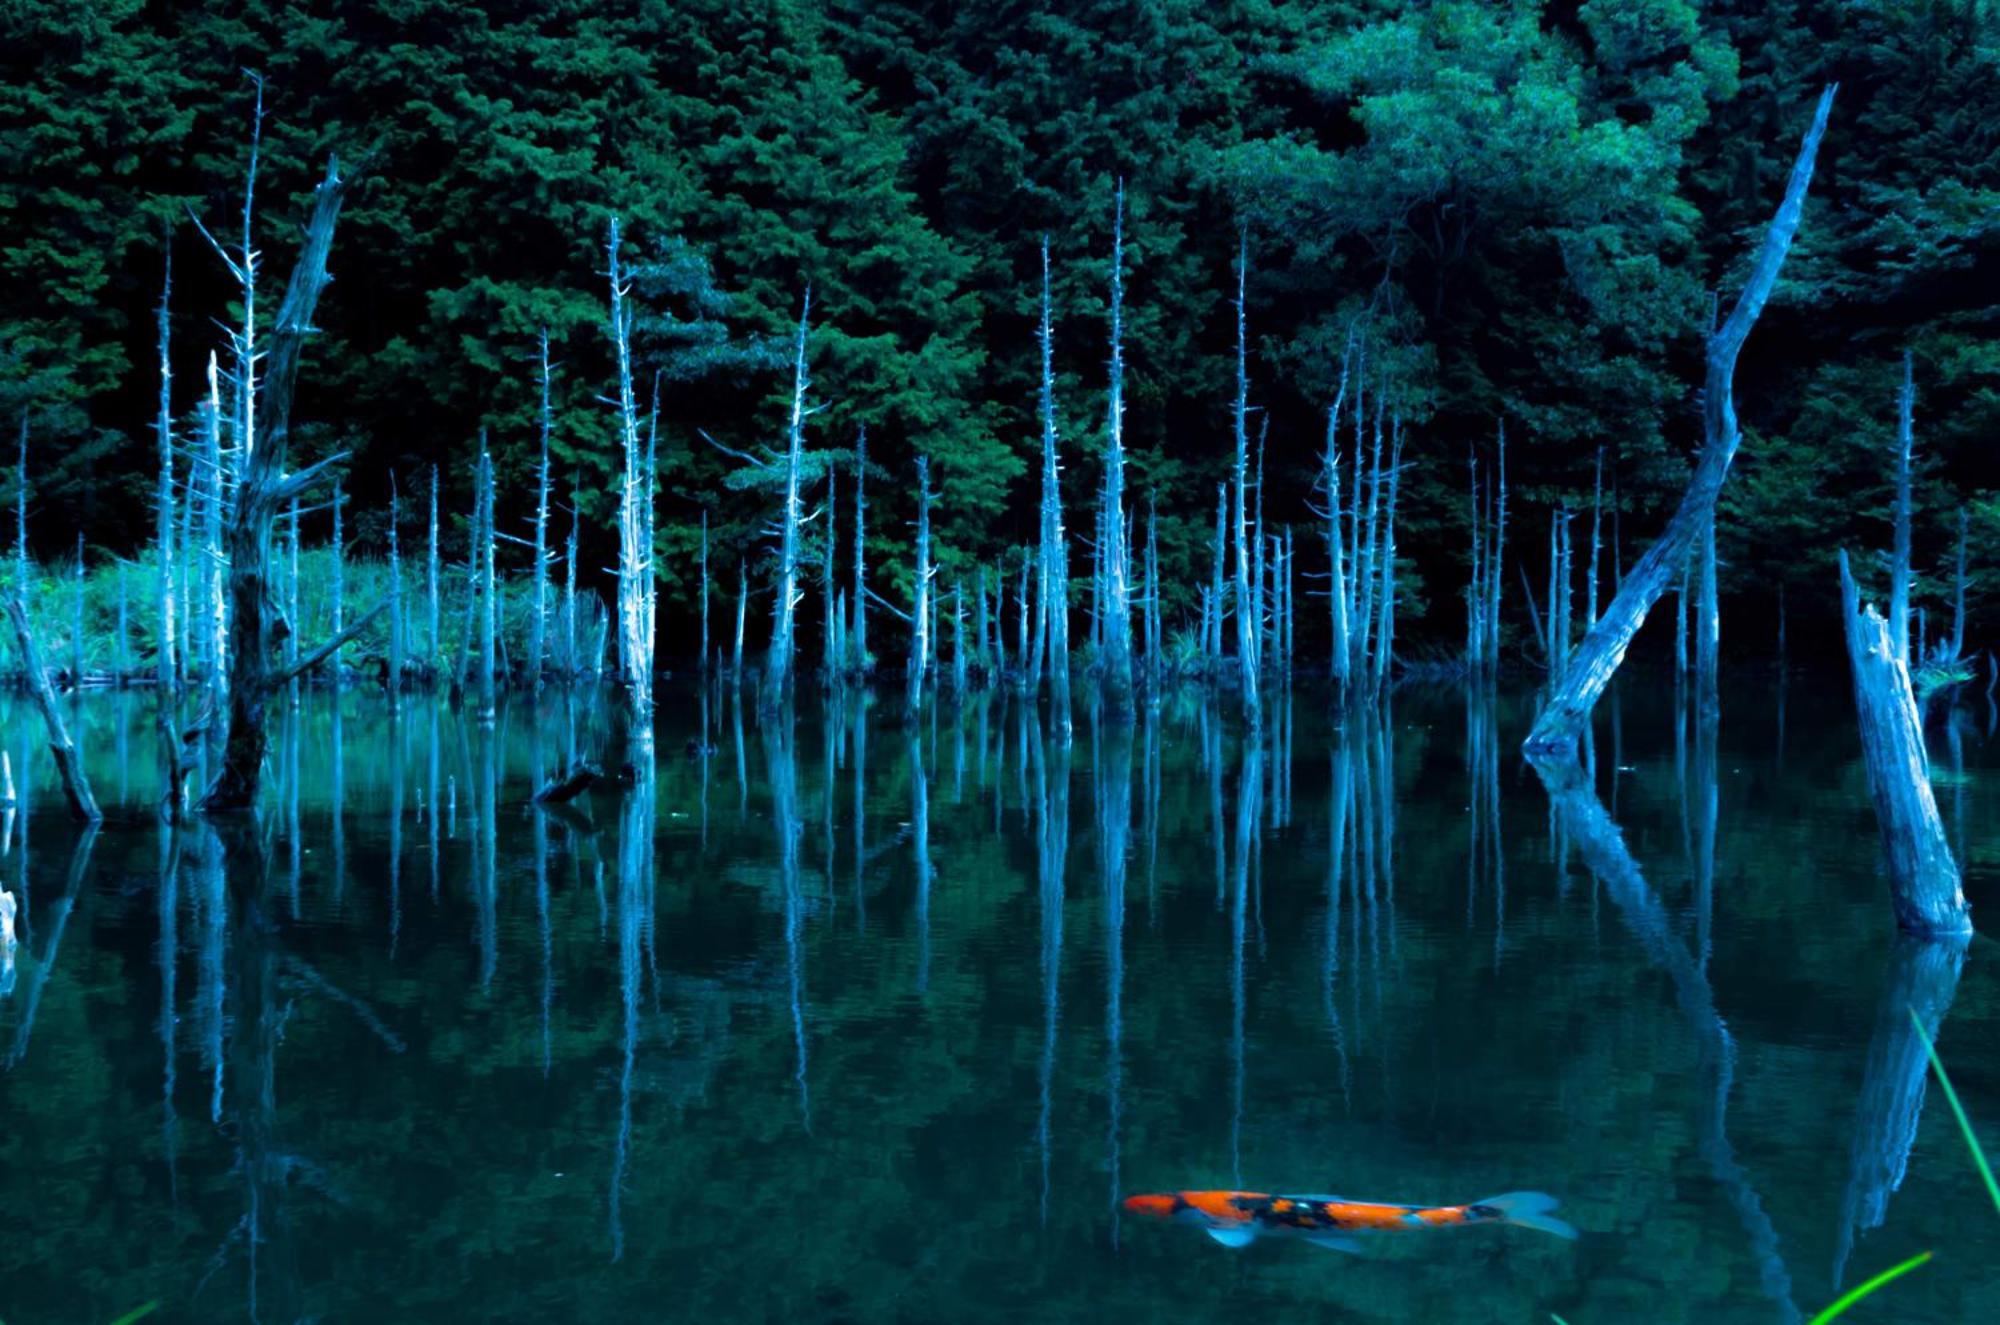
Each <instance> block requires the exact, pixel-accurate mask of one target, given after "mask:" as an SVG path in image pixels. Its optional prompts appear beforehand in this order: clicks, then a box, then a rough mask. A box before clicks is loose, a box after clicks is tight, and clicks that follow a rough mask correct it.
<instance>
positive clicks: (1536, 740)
mask: <svg viewBox="0 0 2000 1325" xmlns="http://www.w3.org/2000/svg"><path fill="white" fill-rule="evenodd" d="M1833 95H1834V89H1833V88H1832V87H1829V88H1827V89H1826V91H1825V92H1823V93H1822V94H1821V95H1820V99H1819V105H1818V107H1817V108H1816V109H1815V111H1814V113H1813V120H1812V125H1811V127H1810V128H1808V129H1807V130H1806V135H1805V140H1804V142H1803V143H1802V144H1801V145H1800V148H1799V155H1798V159H1797V160H1796V161H1795V162H1794V164H1793V166H1792V174H1791V179H1790V181H1789V182H1788V183H1787V184H1786V186H1785V197H1784V201H1783V202H1781V203H1780V204H1779V205H1778V211H1777V214H1776V215H1775V216H1774V217H1773V218H1772V220H1771V225H1770V228H1769V230H1767V231H1766V232H1765V235H1764V244H1763V248H1762V250H1761V251H1760V252H1759V253H1758V256H1757V259H1756V262H1755V263H1754V264H1753V265H1752V267H1751V270H1750V277H1749V280H1748V281H1747V282H1746V283H1745V285H1744V288H1743V293H1742V294H1741V295H1740V296H1739V297H1738V299H1737V301H1736V306H1735V307H1734V308H1733V309H1731V310H1730V313H1729V317H1728V319H1727V320H1726V321H1724V322H1723V324H1722V326H1721V327H1720V328H1719V329H1717V330H1716V331H1715V332H1714V333H1713V334H1712V335H1710V336H1709V338H1708V352H1707V376H1706V380H1705V384H1704V387H1703V391H1702V450H1701V456H1700V459H1699V460H1698V461H1697V462H1696V464H1695V470H1694V474H1693V476H1692V477H1691V478H1690V479H1689V481H1688V487H1687V491H1686V492H1685V493H1684V494H1683V495H1682V497H1681V502H1680V506H1679V508H1678V509H1677V510H1675V512H1674V515H1673V518H1672V519H1671V520H1669V521H1668V522H1667V527H1666V529H1665V530H1664V531H1663V532H1662V533H1661V535H1660V537H1659V538H1658V540H1656V541H1655V542H1654V544H1653V546H1652V547H1650V548H1648V549H1647V550H1646V553H1645V555H1644V556H1642V557H1640V558H1639V560H1638V562H1637V563H1636V564H1635V565H1634V566H1633V567H1632V569H1631V571H1630V573H1628V574H1627V575H1626V576H1625V577H1624V580H1623V582H1622V583H1621V584H1620V585H1619V587H1618V592H1617V593H1616V594H1615V595H1614V596H1613V597H1612V600H1611V604H1610V606H1609V607H1607V608H1606V609H1605V612H1604V616H1603V618H1602V619H1601V620H1599V621H1598V622H1597V623H1596V624H1595V625H1593V626H1592V627H1591V629H1590V632H1589V633H1588V634H1587V635H1585V636H1584V638H1583V642H1582V643H1581V644H1579V645H1578V646H1577V647H1576V650H1575V652H1574V654H1573V655H1572V656H1571V659H1570V663H1569V666H1568V668H1567V669H1566V671H1565V673H1564V675H1563V680H1562V683H1561V684H1560V685H1558V686H1557V687H1556V688H1555V689H1554V691H1553V692H1552V693H1551V694H1550V696H1549V701H1548V704H1547V706H1546V707H1545V708H1544V709H1543V710H1542V714H1541V717H1540V718H1538V719H1537V720H1536V722H1535V726H1534V729H1533V730H1532V731H1531V732H1529V734H1528V739H1527V741H1526V743H1525V746H1524V748H1525V749H1526V750H1527V751H1528V753H1530V754H1542V755H1562V754H1569V753H1571V752H1573V751H1574V750H1575V749H1576V743H1577V741H1578V739H1579V738H1580V737H1581V736H1582V733H1583V727H1584V723H1585V722H1586V720H1587V719H1588V718H1589V715H1590V710H1591V708H1592V707H1593V706H1594V705H1595V704H1596V703H1597V698H1598V696H1599V695H1601V694H1603V693H1604V688H1605V687H1606V686H1607V685H1609V684H1610V683H1611V677H1612V675H1613V673H1615V672H1616V671H1617V670H1618V664H1619V663H1620V662H1622V661H1624V658H1625V650H1626V648H1627V647H1628V646H1629V645H1630V644H1631V642H1632V636H1633V635H1635V634H1636V633H1638V630H1639V627H1640V626H1641V625H1643V624H1644V623H1645V620H1646V613H1647V612H1649V611H1650V610H1651V609H1652V606H1653V604H1654V603H1656V602H1658V601H1659V598H1660V595H1661V594H1662V593H1664V592H1665V591H1666V588H1667V585H1668V584H1669V583H1670V582H1671V581H1672V579H1673V576H1674V574H1675V572H1676V571H1677V570H1678V568H1679V567H1680V566H1681V564H1682V563H1683V562H1684V561H1685V560H1686V558H1687V553H1688V549H1689V547H1690V546H1691V545H1692V544H1693V542H1694V540H1695V538H1696V537H1697V536H1699V534H1700V532H1701V529H1702V526H1703V525H1704V524H1705V523H1706V522H1707V520H1708V515H1709V512H1710V511H1712V510H1713V509H1714V507H1715V502H1716V498H1717V497H1718V496H1720V495H1721V492H1722V485H1723V483H1724V481H1725V480H1727V479H1728V477H1729V466H1730V462H1731V461H1733V460H1734V459H1735V458H1736V448H1737V446H1738V444H1739V443H1740V442H1741V440H1742V434H1741V433H1740V432H1739V430H1738V427H1737V421H1736V402H1735V396H1734V390H1733V388H1734V382H1735V376H1736V359H1737V355H1738V354H1739V353H1740V352H1741V351H1742V349H1743V342H1744V341H1745V340H1747V339H1748V338H1749V335H1750V329H1751V328H1752V327H1753V326H1755V325H1756V322H1757V318H1758V315H1759V314H1761V313H1762V312H1763V311H1764V304H1765V303H1766V301H1768V300H1769V299H1770V297H1771V291H1772V289H1773V287H1775V286H1776V285H1777V282H1778V271H1779V269H1780V268H1781V267H1782V266H1783V265H1784V262H1785V254H1786V252H1787V251H1788V250H1789V249H1790V248H1791V244H1792V237H1793V236H1794V235H1795V234H1797V233H1798V228H1799V218H1800V215H1801V213H1802V211H1803V209H1804V206H1805V195H1806V189H1807V187H1808V186H1809V185H1810V184H1811V182H1812V173H1813V162H1814V160H1815V158H1816V157H1817V156H1818V154H1819V144H1820V139H1821V138H1822V137H1823V136H1824V135H1825V133H1826V122H1827V116H1828V115H1829V114H1830V113H1831V111H1832V109H1833Z"/></svg>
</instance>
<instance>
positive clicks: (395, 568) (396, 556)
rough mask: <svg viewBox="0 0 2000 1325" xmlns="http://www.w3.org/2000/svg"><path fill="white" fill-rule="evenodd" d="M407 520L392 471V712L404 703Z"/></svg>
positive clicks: (390, 590) (390, 509)
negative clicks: (404, 536) (404, 544)
mask: <svg viewBox="0 0 2000 1325" xmlns="http://www.w3.org/2000/svg"><path fill="white" fill-rule="evenodd" d="M402 520H403V502H402V497H401V494H400V493H399V492H398V491H397V488H396V476H395V475H394V474H391V475H389V671H388V676H387V678H386V679H387V688H388V691H389V712H391V713H397V712H400V711H401V710H402V707H403V552H402V544H401V541H400V534H399V531H398V526H399V525H400V524H401V523H402Z"/></svg>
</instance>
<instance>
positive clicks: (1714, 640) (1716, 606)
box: [1694, 508, 1722, 716]
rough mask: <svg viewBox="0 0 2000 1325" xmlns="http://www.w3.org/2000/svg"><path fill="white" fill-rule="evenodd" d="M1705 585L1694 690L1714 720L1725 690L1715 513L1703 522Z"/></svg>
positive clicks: (1698, 607)
mask: <svg viewBox="0 0 2000 1325" xmlns="http://www.w3.org/2000/svg"><path fill="white" fill-rule="evenodd" d="M1699 555H1700V558H1701V585H1700V587H1699V588H1698V589H1697V590H1696V594H1697V597H1696V599H1695V637H1694V686H1695V693H1696V695H1697V697H1698V699H1699V701H1700V704H1701V711H1702V712H1703V713H1705V714H1708V715H1710V716H1714V715H1715V714H1717V713H1719V712H1720V711H1721V708H1722V686H1721V680H1720V677H1719V673H1718V671H1717V669H1718V667H1719V666H1720V665H1721V662H1722V608H1721V605H1720V603H1719V601H1718V599H1717V597H1716V584H1715V511H1714V509H1713V508H1711V509H1710V510H1709V512H1708V519H1707V520H1705V521H1703V522H1702V526H1701V546H1700V549H1699Z"/></svg>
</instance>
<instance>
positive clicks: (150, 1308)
mask: <svg viewBox="0 0 2000 1325" xmlns="http://www.w3.org/2000/svg"><path fill="white" fill-rule="evenodd" d="M159 1309H160V1300H159V1299H158V1298H154V1299H153V1300H152V1301H151V1302H148V1303H147V1304H146V1305H145V1306H143V1307H134V1308H132V1309H131V1310H130V1311H128V1312H126V1313H125V1314H124V1315H122V1316H120V1317H119V1318H118V1319H117V1320H114V1321H112V1322H111V1325H132V1322H133V1321H135V1320H142V1319H144V1318H145V1317H147V1316H150V1315H152V1314H153V1313H154V1312H155V1311H158V1310H159Z"/></svg>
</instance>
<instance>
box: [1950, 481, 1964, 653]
mask: <svg viewBox="0 0 2000 1325" xmlns="http://www.w3.org/2000/svg"><path fill="white" fill-rule="evenodd" d="M1965 524H1966V516H1965V508H1964V507H1962V506H1961V507H1960V508H1959V511H1958V571H1957V574H1955V575H1954V576H1953V577H1952V582H1951V660H1952V661H1953V662H1957V661H1958V660H1959V659H1960V658H1963V657H1964V656H1965Z"/></svg>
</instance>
